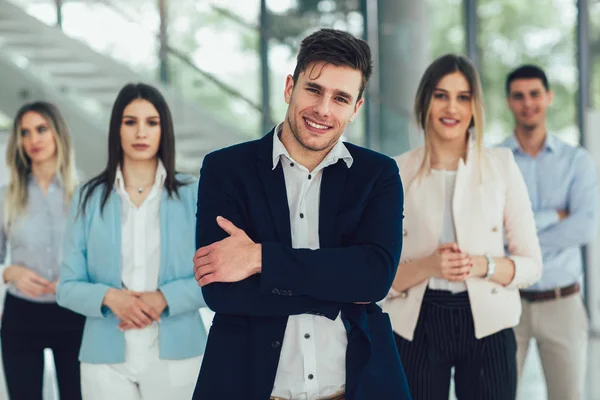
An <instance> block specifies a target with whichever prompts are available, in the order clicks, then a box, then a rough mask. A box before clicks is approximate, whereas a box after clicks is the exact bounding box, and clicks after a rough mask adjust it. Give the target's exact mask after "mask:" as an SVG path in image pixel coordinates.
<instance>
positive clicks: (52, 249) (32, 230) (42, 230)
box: [0, 175, 68, 303]
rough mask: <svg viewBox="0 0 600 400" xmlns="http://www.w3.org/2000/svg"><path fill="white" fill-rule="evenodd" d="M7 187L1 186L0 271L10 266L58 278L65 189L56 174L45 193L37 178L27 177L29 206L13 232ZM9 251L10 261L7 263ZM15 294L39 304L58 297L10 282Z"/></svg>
mask: <svg viewBox="0 0 600 400" xmlns="http://www.w3.org/2000/svg"><path fill="white" fill-rule="evenodd" d="M7 191H8V187H6V186H3V187H2V188H0V263H2V264H3V265H2V266H0V274H3V273H4V269H6V268H8V267H9V266H10V265H22V266H24V267H27V268H29V269H30V270H32V271H33V272H35V273H36V274H38V275H39V276H41V277H42V278H44V279H46V280H47V281H49V282H54V281H55V280H56V279H58V273H59V270H60V262H61V258H62V255H61V253H62V239H63V235H64V232H65V225H66V220H67V211H68V205H66V204H65V198H64V189H63V185H62V184H61V182H60V180H59V179H58V178H57V177H56V176H55V177H54V178H52V181H51V182H50V185H49V186H48V191H47V193H45V194H44V192H43V191H42V188H41V187H40V185H39V184H38V182H37V181H36V179H35V178H34V177H33V176H32V175H29V176H28V177H27V205H26V206H25V210H24V212H23V214H22V215H20V216H19V217H18V218H17V220H16V221H15V222H14V223H13V225H12V226H11V228H10V232H8V231H6V229H5V227H4V207H5V201H6V195H7ZM8 252H10V263H9V264H4V263H5V262H6V261H7V260H6V256H7V253H8ZM7 290H8V292H9V293H10V294H12V295H13V296H17V297H20V298H22V299H25V300H29V301H33V302H37V303H55V302H56V296H55V295H53V294H42V295H41V296H38V297H31V296H29V295H27V294H25V293H23V292H22V291H20V290H19V289H17V288H16V286H14V285H13V284H9V285H8V289H7Z"/></svg>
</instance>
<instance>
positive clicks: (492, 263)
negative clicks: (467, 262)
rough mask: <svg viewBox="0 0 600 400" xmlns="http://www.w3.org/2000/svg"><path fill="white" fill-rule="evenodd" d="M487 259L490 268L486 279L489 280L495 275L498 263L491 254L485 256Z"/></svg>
mask: <svg viewBox="0 0 600 400" xmlns="http://www.w3.org/2000/svg"><path fill="white" fill-rule="evenodd" d="M485 259H486V260H487V262H488V268H487V274H485V278H484V279H487V280H489V279H490V278H491V277H492V276H493V275H494V272H496V262H495V261H494V259H493V258H492V257H490V255H489V254H486V255H485Z"/></svg>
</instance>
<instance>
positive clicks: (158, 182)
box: [115, 159, 167, 193]
mask: <svg viewBox="0 0 600 400" xmlns="http://www.w3.org/2000/svg"><path fill="white" fill-rule="evenodd" d="M166 179H167V170H166V169H165V166H164V165H163V163H162V161H161V160H160V159H159V160H158V164H157V166H156V174H155V175H154V185H152V190H154V189H159V190H160V189H162V187H163V185H164V184H165V180H166ZM115 187H116V188H117V189H118V190H119V191H120V192H122V193H126V190H125V179H124V178H123V171H122V170H121V166H120V165H119V166H118V167H117V174H116V176H115Z"/></svg>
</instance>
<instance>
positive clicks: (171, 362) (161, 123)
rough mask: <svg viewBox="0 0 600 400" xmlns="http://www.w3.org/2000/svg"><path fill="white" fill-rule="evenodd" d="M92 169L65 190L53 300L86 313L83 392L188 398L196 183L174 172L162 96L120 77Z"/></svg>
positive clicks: (196, 359)
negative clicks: (104, 154) (66, 207)
mask: <svg viewBox="0 0 600 400" xmlns="http://www.w3.org/2000/svg"><path fill="white" fill-rule="evenodd" d="M108 136H109V137H108V150H109V151H108V162H107V166H106V168H105V169H104V171H102V173H101V174H100V175H98V176H96V177H94V178H93V179H91V180H90V181H88V182H87V183H85V184H84V185H83V186H82V187H81V188H79V189H78V190H77V191H76V193H75V195H74V198H73V202H72V206H71V210H70V216H69V221H68V226H67V232H66V237H65V244H64V254H63V262H62V265H61V270H60V278H59V283H58V285H57V301H58V304H60V305H61V306H63V307H66V308H69V309H71V310H73V311H75V312H77V313H80V314H82V315H84V316H85V317H86V322H85V328H84V333H83V340H82V345H81V350H80V354H79V359H80V361H81V386H82V392H83V398H84V399H89V400H95V399H98V400H100V399H120V400H129V399H132V400H133V399H136V400H139V399H143V400H154V399H156V400H163V399H170V400H178V399H182V400H183V399H186V400H187V399H190V398H191V397H192V393H193V390H194V385H195V382H196V377H197V374H198V371H199V368H200V364H201V360H202V355H203V352H204V347H205V344H206V331H205V329H204V325H203V323H202V320H201V317H200V314H199V308H200V307H205V306H206V303H205V302H204V299H203V297H202V291H201V289H200V288H199V287H198V286H197V283H196V281H195V279H194V274H193V262H192V258H193V256H194V251H195V245H194V235H195V210H196V197H197V183H196V181H195V179H193V178H192V177H190V176H185V175H181V174H177V173H176V172H175V137H174V134H173V121H172V118H171V113H170V111H169V108H168V106H167V104H166V102H165V100H164V98H163V97H162V95H161V94H160V93H159V92H158V91H157V90H156V89H155V88H153V87H151V86H148V85H144V84H135V85H134V84H128V85H126V86H125V87H124V88H123V89H122V90H121V91H120V93H119V95H118V96H117V99H116V102H115V104H114V107H113V110H112V116H111V120H110V128H109V135H108Z"/></svg>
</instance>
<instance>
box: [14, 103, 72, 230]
mask: <svg viewBox="0 0 600 400" xmlns="http://www.w3.org/2000/svg"><path fill="white" fill-rule="evenodd" d="M28 112H34V113H36V114H39V115H40V116H41V117H42V118H44V119H45V120H46V122H47V123H48V127H49V129H50V131H51V132H52V135H53V136H54V140H55V142H56V177H57V178H58V179H59V181H60V182H61V184H62V187H63V190H64V196H65V204H67V205H68V204H69V203H70V201H71V198H72V197H73V193H74V192H75V187H76V185H77V182H76V178H75V166H74V161H73V159H74V157H73V151H72V147H71V135H70V134H69V129H68V128H67V124H66V123H65V120H64V119H63V117H62V115H61V114H60V112H59V111H58V109H57V108H56V107H55V106H54V105H53V104H50V103H47V102H44V101H37V102H34V103H29V104H25V105H24V106H22V107H21V108H20V109H19V111H18V112H17V115H16V116H15V119H14V122H13V126H12V132H11V135H10V138H9V141H8V145H7V146H6V165H7V167H8V168H9V170H10V182H9V184H8V189H7V190H6V194H5V197H4V210H3V212H4V227H3V228H4V229H5V230H6V231H7V232H8V231H9V229H10V226H11V225H12V224H13V223H14V222H15V221H16V220H17V219H18V218H19V216H21V215H22V214H23V212H24V211H25V208H26V206H27V202H28V193H27V180H28V176H29V174H30V173H31V160H30V158H29V156H28V155H27V153H26V152H25V149H24V148H23V139H22V136H21V129H20V125H21V120H22V119H23V116H24V115H25V114H26V113H28Z"/></svg>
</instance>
